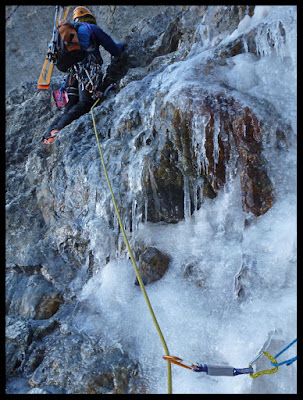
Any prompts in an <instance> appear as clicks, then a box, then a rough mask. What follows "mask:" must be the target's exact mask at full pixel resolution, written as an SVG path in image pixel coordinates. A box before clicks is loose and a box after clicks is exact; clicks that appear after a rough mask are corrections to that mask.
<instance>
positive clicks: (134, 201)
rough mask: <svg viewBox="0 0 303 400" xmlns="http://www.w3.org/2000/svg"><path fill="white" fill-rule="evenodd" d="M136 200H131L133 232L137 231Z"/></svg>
mask: <svg viewBox="0 0 303 400" xmlns="http://www.w3.org/2000/svg"><path fill="white" fill-rule="evenodd" d="M137 207H138V204H137V200H136V199H133V203H132V229H133V232H134V231H136V230H137V229H138V223H139V221H138V217H137Z"/></svg>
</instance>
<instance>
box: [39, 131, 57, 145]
mask: <svg viewBox="0 0 303 400" xmlns="http://www.w3.org/2000/svg"><path fill="white" fill-rule="evenodd" d="M58 132H59V129H53V130H52V131H51V133H50V134H49V136H48V137H44V138H43V139H42V141H43V144H53V143H54V141H55V139H56V136H57V133H58Z"/></svg>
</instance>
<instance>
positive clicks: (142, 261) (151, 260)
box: [135, 247, 170, 285]
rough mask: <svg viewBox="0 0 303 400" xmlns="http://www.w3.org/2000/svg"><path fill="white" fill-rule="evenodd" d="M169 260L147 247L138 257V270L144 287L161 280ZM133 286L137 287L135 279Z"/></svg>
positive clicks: (158, 251) (156, 250)
mask: <svg viewBox="0 0 303 400" xmlns="http://www.w3.org/2000/svg"><path fill="white" fill-rule="evenodd" d="M169 262H170V258H169V256H168V255H167V254H164V253H162V252H161V251H160V250H158V249H156V248H155V247H148V248H147V249H146V250H145V251H144V252H143V253H142V254H140V257H139V265H138V269H139V272H140V275H141V278H142V281H143V283H144V285H148V284H149V283H152V282H155V281H158V280H159V279H161V278H162V277H163V276H164V274H165V272H166V271H167V269H168V265H169ZM135 285H139V281H138V279H137V278H136V281H135Z"/></svg>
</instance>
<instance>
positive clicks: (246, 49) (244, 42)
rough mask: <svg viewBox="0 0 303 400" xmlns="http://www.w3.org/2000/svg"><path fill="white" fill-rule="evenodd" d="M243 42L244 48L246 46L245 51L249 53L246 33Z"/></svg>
mask: <svg viewBox="0 0 303 400" xmlns="http://www.w3.org/2000/svg"><path fill="white" fill-rule="evenodd" d="M242 43H243V48H244V50H245V53H248V45H247V40H246V38H245V36H244V35H243V39H242Z"/></svg>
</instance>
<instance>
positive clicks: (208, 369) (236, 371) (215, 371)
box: [163, 356, 254, 376]
mask: <svg viewBox="0 0 303 400" xmlns="http://www.w3.org/2000/svg"><path fill="white" fill-rule="evenodd" d="M163 358H164V360H167V361H170V362H171V363H173V364H176V365H179V366H180V367H183V368H187V369H190V370H192V371H195V372H205V373H206V374H207V375H212V376H237V375H243V374H251V373H253V372H254V370H253V368H252V367H249V368H234V367H231V366H227V365H206V364H204V365H202V364H199V363H197V364H191V363H188V362H186V361H184V360H182V358H179V357H175V356H163Z"/></svg>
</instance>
